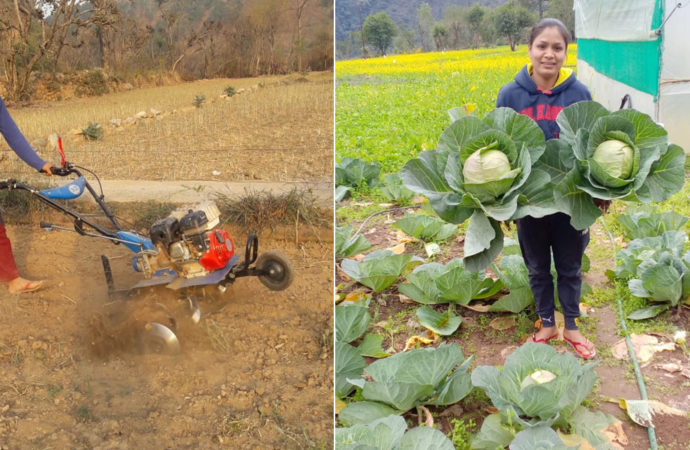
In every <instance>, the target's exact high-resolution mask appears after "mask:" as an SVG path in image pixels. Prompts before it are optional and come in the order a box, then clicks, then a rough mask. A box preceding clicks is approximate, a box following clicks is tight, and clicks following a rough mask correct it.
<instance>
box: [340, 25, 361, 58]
mask: <svg viewBox="0 0 690 450" xmlns="http://www.w3.org/2000/svg"><path fill="white" fill-rule="evenodd" d="M361 51H362V33H360V32H359V31H357V30H352V31H350V32H349V33H348V35H347V39H345V40H342V41H339V42H338V43H337V46H336V56H337V57H338V59H349V58H353V57H355V56H356V55H359V54H360V53H361Z"/></svg>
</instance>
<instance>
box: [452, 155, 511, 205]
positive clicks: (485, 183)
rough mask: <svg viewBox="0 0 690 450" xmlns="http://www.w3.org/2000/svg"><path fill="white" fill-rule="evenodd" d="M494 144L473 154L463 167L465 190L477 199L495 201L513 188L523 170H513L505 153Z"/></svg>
mask: <svg viewBox="0 0 690 450" xmlns="http://www.w3.org/2000/svg"><path fill="white" fill-rule="evenodd" d="M495 144H497V143H492V144H491V145H489V146H487V147H483V148H480V149H479V150H477V151H475V152H474V153H472V154H471V155H470V156H469V157H468V158H467V159H466V160H465V164H464V165H463V167H462V175H463V177H464V178H465V190H466V191H467V192H469V193H470V194H472V195H474V196H475V197H477V198H480V199H484V200H486V201H491V200H494V199H495V198H496V197H498V196H500V195H502V194H505V193H506V192H507V191H508V189H510V187H511V186H512V184H513V182H514V181H515V178H517V176H518V175H519V174H520V172H521V169H520V168H519V167H518V168H516V169H511V166H510V161H509V160H508V157H507V156H506V154H505V153H503V152H502V151H500V150H496V149H495V148H493V147H495Z"/></svg>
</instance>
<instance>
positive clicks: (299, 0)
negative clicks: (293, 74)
mask: <svg viewBox="0 0 690 450" xmlns="http://www.w3.org/2000/svg"><path fill="white" fill-rule="evenodd" d="M293 1H294V3H295V18H296V19H297V21H296V25H297V30H296V31H297V38H296V39H295V47H296V49H297V71H298V72H302V53H304V42H303V40H302V16H303V15H304V9H305V8H306V6H307V3H308V2H309V0H293Z"/></svg>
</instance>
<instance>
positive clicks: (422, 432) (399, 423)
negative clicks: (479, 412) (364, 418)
mask: <svg viewBox="0 0 690 450" xmlns="http://www.w3.org/2000/svg"><path fill="white" fill-rule="evenodd" d="M406 430H407V423H406V422H405V419H403V418H402V417H401V416H396V415H390V416H387V417H382V418H379V419H376V420H374V421H372V422H370V423H367V424H356V425H353V426H351V427H348V428H336V429H335V447H336V448H338V449H352V450H354V449H357V450H367V449H372V450H422V449H435V450H453V449H454V447H453V443H452V442H451V441H450V440H449V439H448V438H447V437H446V436H445V435H444V434H443V433H441V432H440V431H438V430H436V429H434V428H430V427H415V428H412V429H411V430H409V431H407V432H406Z"/></svg>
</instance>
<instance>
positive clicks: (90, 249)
mask: <svg viewBox="0 0 690 450" xmlns="http://www.w3.org/2000/svg"><path fill="white" fill-rule="evenodd" d="M228 231H229V232H230V234H231V235H232V236H235V240H236V243H237V246H238V247H240V248H243V247H244V240H245V239H246V236H245V235H244V234H243V233H239V232H236V231H233V230H231V229H228ZM316 231H317V232H318V233H317V234H318V237H317V236H316V234H314V235H313V236H312V237H311V238H306V237H305V238H304V239H300V242H299V244H296V243H295V239H294V231H293V232H292V233H284V234H282V235H281V234H280V233H279V232H275V233H274V234H273V235H272V236H264V237H262V238H261V242H260V245H261V246H260V251H267V250H280V251H282V252H283V253H285V254H286V255H287V256H288V257H289V258H290V259H291V261H292V264H293V266H294V269H295V279H294V282H293V284H292V286H290V287H289V288H288V289H287V290H285V291H280V292H272V291H269V290H268V289H267V288H265V287H264V286H263V285H262V284H261V283H260V282H259V280H258V279H256V278H251V277H250V278H243V279H240V280H238V281H237V282H236V283H235V284H234V285H232V286H230V287H229V288H228V290H227V291H226V292H225V293H222V294H221V293H220V292H218V291H217V290H216V289H215V288H207V294H208V296H207V297H206V298H202V299H200V302H199V303H200V307H201V311H202V317H201V321H200V322H199V324H197V325H194V324H193V323H192V322H191V321H189V320H188V319H186V318H185V316H184V315H182V316H178V315H177V313H178V312H179V306H180V305H181V302H180V301H179V300H178V299H177V294H176V293H174V292H172V291H170V290H167V289H165V288H156V289H153V290H151V291H147V292H145V293H144V294H143V296H142V297H135V298H133V299H131V300H128V301H127V302H117V301H111V300H110V299H109V298H108V296H107V289H106V284H105V280H104V277H103V270H102V267H101V262H100V255H101V254H105V255H108V256H109V258H110V259H111V266H112V268H113V272H114V278H115V283H116V285H117V286H119V287H124V286H128V285H132V284H133V283H134V282H135V281H136V279H138V278H137V277H136V274H135V273H134V272H133V271H132V270H131V260H130V259H131V253H130V252H129V251H128V250H127V249H125V248H123V247H122V246H115V245H112V244H111V243H109V242H107V241H105V240H102V239H93V238H88V237H83V236H79V235H77V234H76V233H69V232H61V231H55V232H51V233H47V232H44V231H43V230H41V229H40V228H39V227H38V226H37V225H22V226H12V225H10V226H9V227H8V233H9V236H10V239H11V240H12V243H13V246H14V251H15V254H16V257H17V262H18V266H19V267H20V270H21V272H22V274H23V275H24V276H26V277H28V278H32V279H37V278H45V279H47V280H48V286H47V288H46V289H44V290H41V291H38V292H36V293H32V294H24V295H11V294H9V293H8V292H7V290H6V287H5V286H0V448H2V449H15V448H16V449H20V448H75V449H76V448H90V449H126V448H211V447H212V448H237V449H245V448H262V449H263V448H281V449H282V448H312V447H314V448H330V447H331V446H332V442H333V431H332V427H333V420H332V417H333V401H332V399H333V394H332V392H333V388H332V386H333V378H332V372H333V362H332V361H333V354H332V349H333V347H332V331H331V330H332V327H333V323H332V302H331V298H332V295H333V294H332V285H333V271H332V263H331V260H332V251H333V250H332V240H331V238H330V236H332V232H331V229H330V228H327V229H326V228H324V229H323V232H320V231H319V230H316ZM285 235H289V236H291V239H285ZM161 311H164V312H166V313H167V312H172V313H173V314H175V316H176V318H177V319H178V330H179V332H178V336H179V338H180V343H181V352H180V353H179V354H176V355H160V354H146V353H141V352H140V351H139V350H138V348H139V347H138V346H137V345H136V339H135V338H134V334H135V331H136V330H139V329H140V326H141V325H142V321H144V320H150V317H152V316H155V315H156V314H158V315H160V314H161Z"/></svg>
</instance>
